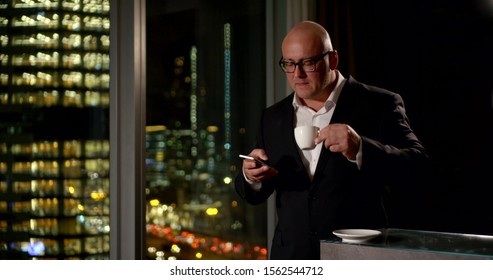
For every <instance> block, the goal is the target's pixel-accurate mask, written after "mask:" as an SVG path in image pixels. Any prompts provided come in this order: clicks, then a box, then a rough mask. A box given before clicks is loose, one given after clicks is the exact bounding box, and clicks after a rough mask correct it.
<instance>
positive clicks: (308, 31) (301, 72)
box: [280, 21, 338, 102]
mask: <svg viewBox="0 0 493 280" xmlns="http://www.w3.org/2000/svg"><path fill="white" fill-rule="evenodd" d="M280 64H281V67H283V70H284V71H285V72H286V77H287V79H288V82H289V84H290V85H291V87H292V88H293V90H294V91H295V92H296V94H297V95H298V96H299V97H300V98H302V99H307V100H308V102H309V100H317V101H319V102H320V101H322V102H324V101H325V100H326V99H327V97H328V96H329V94H330V92H331V91H332V89H333V87H334V85H335V81H336V80H337V73H336V71H334V70H335V69H336V68H337V64H338V56H337V51H335V50H333V49H332V42H331V40H330V36H329V34H328V32H327V31H326V30H325V28H323V27H322V26H321V25H320V24H318V23H315V22H312V21H303V22H301V23H299V24H297V25H296V26H295V27H293V28H292V29H291V30H290V31H289V32H288V34H287V35H286V37H284V40H283V42H282V59H281V61H280Z"/></svg>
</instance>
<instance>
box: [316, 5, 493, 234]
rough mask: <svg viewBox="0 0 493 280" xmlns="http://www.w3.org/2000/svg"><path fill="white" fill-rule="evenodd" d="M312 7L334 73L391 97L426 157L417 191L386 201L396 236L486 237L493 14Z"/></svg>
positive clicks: (491, 218)
mask: <svg viewBox="0 0 493 280" xmlns="http://www.w3.org/2000/svg"><path fill="white" fill-rule="evenodd" d="M488 3H489V1H482V0H462V1H461V0H447V1H446V0H430V1H404V2H403V1H392V0H373V1H371V0H359V1H356V0H318V2H317V21H318V22H319V23H321V24H322V25H324V26H325V27H326V28H327V30H328V31H329V32H330V34H331V37H332V41H333V44H334V48H335V49H337V50H338V52H339V58H340V62H339V69H340V70H341V72H342V73H343V74H344V75H346V76H348V75H353V76H354V77H355V78H356V79H358V80H360V81H361V82H365V83H368V84H373V85H376V86H381V87H384V88H387V89H389V90H392V91H395V92H398V93H399V94H401V95H402V97H403V98H404V101H405V103H406V108H407V114H408V116H409V118H410V120H411V125H412V127H413V128H414V130H415V132H416V134H417V135H418V136H419V137H420V139H421V140H422V141H423V142H424V143H425V145H426V147H427V148H428V150H429V152H430V154H431V156H432V165H433V172H432V173H433V174H432V175H431V176H430V178H427V180H426V182H424V183H423V186H417V187H419V188H417V189H420V190H422V189H423V188H421V187H425V188H424V191H421V192H419V193H418V192H416V193H414V195H410V196H408V194H402V193H401V194H394V195H395V197H391V198H392V199H393V207H394V208H393V210H394V213H395V216H394V217H395V218H396V219H394V220H393V225H394V226H396V227H411V228H418V229H430V230H441V231H454V232H466V233H480V234H493V215H490V214H489V213H493V203H492V200H493V190H492V189H493V188H492V187H491V186H492V185H493V184H492V179H491V175H490V174H491V172H492V171H493V164H492V160H491V159H492V156H493V145H492V144H491V143H493V110H492V106H493V105H492V104H493V102H492V94H493V78H492V77H493V70H492V69H493V67H492V66H493V55H491V51H492V50H493V5H492V4H488Z"/></svg>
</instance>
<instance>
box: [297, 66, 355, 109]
mask: <svg viewBox="0 0 493 280" xmlns="http://www.w3.org/2000/svg"><path fill="white" fill-rule="evenodd" d="M335 71H337V83H336V86H335V87H334V89H333V90H332V92H331V93H330V95H329V98H327V100H326V101H325V103H324V107H325V109H326V110H329V109H330V108H331V107H332V104H334V105H336V104H337V100H338V99H339V96H340V95H341V91H342V88H343V86H344V84H345V83H346V81H347V79H346V78H344V76H343V75H342V74H341V72H339V71H338V70H335ZM302 106H303V105H302V104H301V102H300V100H299V98H298V95H296V94H295V95H294V97H293V107H294V110H295V111H296V110H297V109H298V108H299V107H302Z"/></svg>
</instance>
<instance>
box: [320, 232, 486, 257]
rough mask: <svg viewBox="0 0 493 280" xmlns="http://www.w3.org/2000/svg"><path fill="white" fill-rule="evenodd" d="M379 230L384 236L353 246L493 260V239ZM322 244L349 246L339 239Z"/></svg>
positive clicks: (456, 234)
mask: <svg viewBox="0 0 493 280" xmlns="http://www.w3.org/2000/svg"><path fill="white" fill-rule="evenodd" d="M378 230H379V231H380V232H382V234H381V235H379V236H377V237H375V238H373V239H370V240H368V241H365V242H361V243H357V244H352V245H355V246H372V247H381V248H389V249H400V250H410V251H423V252H436V253H448V254H458V255H469V256H475V257H484V258H493V236H490V235H476V234H461V233H448V232H434V231H420V230H408V229H395V228H386V229H378ZM322 242H330V243H341V244H343V243H344V244H349V243H346V242H344V241H342V240H341V238H339V237H336V236H333V238H330V239H326V240H322Z"/></svg>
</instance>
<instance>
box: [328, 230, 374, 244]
mask: <svg viewBox="0 0 493 280" xmlns="http://www.w3.org/2000/svg"><path fill="white" fill-rule="evenodd" d="M332 233H333V234H334V235H335V236H337V237H339V238H342V241H343V242H348V243H362V242H365V241H368V240H370V239H372V238H375V237H377V236H379V235H380V234H382V233H381V232H380V231H378V230H371V229H339V230H334V231H333V232H332Z"/></svg>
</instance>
